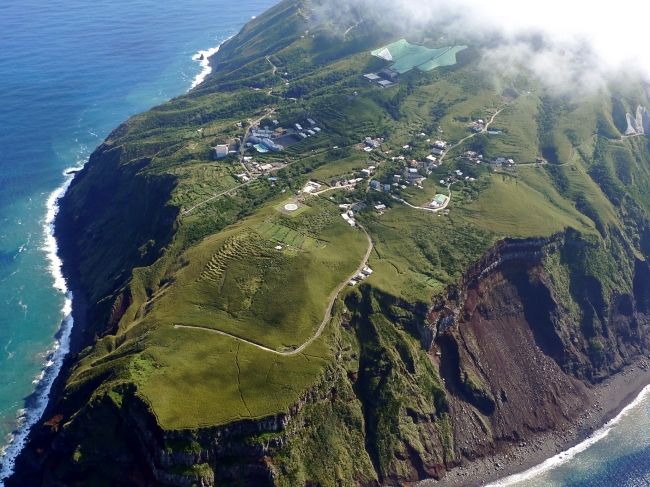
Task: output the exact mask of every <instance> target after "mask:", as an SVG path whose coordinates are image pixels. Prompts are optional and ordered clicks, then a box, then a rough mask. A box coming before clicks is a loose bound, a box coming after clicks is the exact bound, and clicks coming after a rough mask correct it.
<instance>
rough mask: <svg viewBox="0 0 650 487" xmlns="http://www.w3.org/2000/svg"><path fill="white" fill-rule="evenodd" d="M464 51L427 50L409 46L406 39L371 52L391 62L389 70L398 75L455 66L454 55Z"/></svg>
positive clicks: (447, 48)
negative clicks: (417, 70)
mask: <svg viewBox="0 0 650 487" xmlns="http://www.w3.org/2000/svg"><path fill="white" fill-rule="evenodd" d="M464 49H466V46H451V47H442V48H439V49H429V48H428V47H424V46H417V45H415V44H411V43H410V42H408V41H407V40H406V39H400V40H399V41H397V42H393V43H392V44H389V45H388V46H386V47H382V48H381V49H376V50H374V51H372V55H373V56H376V57H379V58H381V59H385V60H386V61H392V62H393V64H392V65H391V69H393V70H394V71H397V72H398V73H399V74H404V73H408V72H409V71H411V70H412V69H414V68H418V69H420V70H421V71H431V70H433V69H435V68H439V67H442V66H453V65H454V64H456V62H457V60H456V54H458V53H459V52H460V51H462V50H464Z"/></svg>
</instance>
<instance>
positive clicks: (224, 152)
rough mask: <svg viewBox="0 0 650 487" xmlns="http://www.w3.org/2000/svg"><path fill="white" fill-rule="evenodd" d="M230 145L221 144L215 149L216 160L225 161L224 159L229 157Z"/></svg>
mask: <svg viewBox="0 0 650 487" xmlns="http://www.w3.org/2000/svg"><path fill="white" fill-rule="evenodd" d="M228 152H229V149H228V145H227V144H219V145H218V146H216V147H215V148H214V156H215V158H216V159H223V158H224V157H228Z"/></svg>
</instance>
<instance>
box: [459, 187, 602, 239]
mask: <svg viewBox="0 0 650 487" xmlns="http://www.w3.org/2000/svg"><path fill="white" fill-rule="evenodd" d="M526 179H529V180H531V181H532V182H531V184H528V183H527V182H526ZM535 182H538V181H537V177H536V176H527V177H522V178H514V177H511V176H507V175H494V176H492V179H491V184H490V186H489V187H488V189H487V190H486V191H484V192H483V193H481V196H480V198H479V199H478V200H477V201H476V202H474V203H473V204H471V205H470V206H469V207H467V208H464V209H463V210H462V214H463V216H464V217H465V218H466V219H467V221H468V222H469V223H471V224H472V225H474V226H476V227H478V228H483V229H485V230H486V231H491V232H494V233H495V234H497V235H499V236H513V237H531V236H548V235H552V234H554V233H556V232H560V231H563V230H565V229H566V228H568V227H571V228H578V229H582V230H590V227H588V226H587V225H588V224H587V222H586V219H585V218H584V216H582V215H580V213H579V212H577V211H576V210H575V209H574V208H572V207H571V206H570V205H569V204H567V202H566V201H562V200H561V199H560V198H559V195H557V194H556V193H555V192H554V191H553V190H551V189H549V185H548V184H547V185H545V186H544V189H548V191H549V192H550V193H546V194H545V193H544V192H542V191H540V189H536V188H535V184H534V183H535Z"/></svg>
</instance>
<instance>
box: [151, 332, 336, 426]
mask: <svg viewBox="0 0 650 487" xmlns="http://www.w3.org/2000/svg"><path fill="white" fill-rule="evenodd" d="M151 338H152V342H153V343H154V345H152V346H151V347H149V348H148V349H147V352H146V358H145V360H146V361H147V362H148V363H149V364H151V369H150V372H149V373H147V374H146V377H143V380H142V381H141V383H142V386H141V389H140V394H141V395H142V397H144V398H145V400H146V401H147V402H148V403H149V404H150V405H151V406H152V408H153V411H154V412H155V414H156V417H157V419H158V421H159V423H160V424H161V426H163V427H164V428H168V429H188V428H199V427H202V426H214V425H220V424H224V423H228V422H232V421H237V420H240V419H246V418H262V417H265V416H269V415H272V414H274V413H276V412H278V411H282V410H284V409H285V408H286V407H287V405H289V404H292V403H293V402H294V401H296V399H297V398H298V397H299V396H300V394H301V393H302V392H303V391H304V390H305V389H306V388H307V387H309V385H310V384H312V383H313V382H314V381H315V380H317V378H318V377H319V375H320V374H321V373H322V370H323V369H324V367H325V366H326V365H327V363H328V361H329V360H331V357H330V355H331V352H330V350H329V349H328V347H327V346H326V345H325V343H326V341H325V339H323V340H319V341H317V342H315V343H314V344H313V345H312V346H311V347H310V348H309V349H308V350H307V351H306V352H305V353H303V354H300V355H297V356H292V357H282V356H277V355H271V354H269V353H268V352H264V351H262V350H259V349H257V348H255V347H253V346H251V345H248V344H246V343H242V342H239V341H236V340H234V339H231V338H227V337H223V336H218V335H214V334H211V333H206V332H202V331H196V330H182V331H181V330H176V329H173V328H171V327H169V326H167V327H162V328H160V329H159V330H157V331H156V332H155V334H154V335H153V336H152V337H151Z"/></svg>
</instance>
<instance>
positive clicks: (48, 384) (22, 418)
mask: <svg viewBox="0 0 650 487" xmlns="http://www.w3.org/2000/svg"><path fill="white" fill-rule="evenodd" d="M79 169H80V167H75V168H69V169H66V170H65V171H64V175H65V177H66V180H65V182H64V184H63V185H62V186H61V187H59V188H58V189H57V190H56V191H54V192H53V193H52V194H51V195H50V196H49V198H48V199H47V205H46V208H47V213H46V215H45V220H44V222H43V233H44V245H43V248H42V250H43V251H44V252H45V253H46V255H47V259H48V261H49V266H48V267H49V270H50V272H51V274H52V278H53V283H52V285H53V286H54V288H55V289H56V290H57V291H59V292H60V293H61V294H62V295H63V296H64V301H63V306H62V308H61V316H62V320H61V328H60V329H59V332H58V333H57V337H58V338H57V340H56V341H55V342H54V344H53V346H52V348H50V350H49V351H48V353H47V354H46V356H45V360H44V364H43V369H42V371H41V373H40V374H39V375H38V376H37V377H36V378H35V379H34V381H33V382H34V384H35V385H36V390H35V393H34V396H33V402H32V403H31V404H30V405H29V408H28V409H21V410H20V412H19V416H18V417H17V425H18V426H17V428H16V431H14V432H13V433H12V434H11V435H10V436H9V440H10V441H9V442H8V444H7V445H6V446H5V447H4V448H3V449H2V450H0V486H2V485H4V479H6V478H7V477H8V476H9V475H11V474H12V473H13V470H14V466H15V462H16V458H17V456H18V454H19V453H20V452H21V450H22V449H23V448H24V446H25V443H26V441H27V436H28V435H29V431H30V429H31V428H32V426H34V424H36V422H37V421H38V420H39V419H40V418H41V416H42V415H43V412H44V411H45V408H46V407H47V402H48V396H49V394H50V390H51V388H52V384H53V383H54V380H55V379H56V377H57V375H58V374H59V371H60V370H61V366H62V365H63V360H64V358H65V356H66V355H67V353H68V351H69V350H70V335H71V332H72V325H73V320H72V293H71V292H70V291H69V290H68V286H67V283H66V280H65V277H64V276H63V270H62V264H63V263H62V261H61V258H60V257H59V255H58V245H57V241H56V238H55V237H54V220H55V218H56V215H57V213H58V211H59V206H58V203H59V200H60V199H61V197H62V196H63V195H64V194H65V192H66V191H67V189H68V186H70V183H71V182H72V178H73V175H74V173H70V171H76V170H79Z"/></svg>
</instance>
